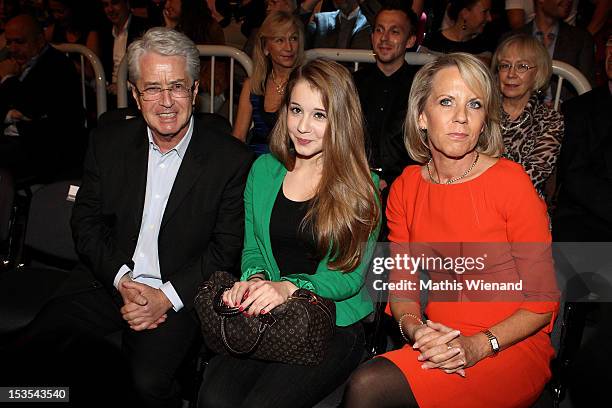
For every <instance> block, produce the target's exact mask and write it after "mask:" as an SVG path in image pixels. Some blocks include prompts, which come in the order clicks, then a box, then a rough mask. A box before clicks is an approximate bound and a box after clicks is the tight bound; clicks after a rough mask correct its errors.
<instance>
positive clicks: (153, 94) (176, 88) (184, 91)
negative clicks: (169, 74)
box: [134, 83, 195, 101]
mask: <svg viewBox="0 0 612 408" xmlns="http://www.w3.org/2000/svg"><path fill="white" fill-rule="evenodd" d="M134 88H136V93H137V94H138V95H139V96H140V97H141V98H142V100H143V101H156V100H158V99H159V98H161V96H162V94H163V93H164V91H168V92H170V96H172V97H173V98H189V97H190V96H191V93H192V92H193V90H194V89H195V83H194V84H193V85H191V86H190V87H189V88H188V87H186V86H185V85H184V84H181V83H176V84H172V85H171V86H169V87H168V88H162V87H161V86H150V87H148V88H145V89H143V90H142V91H140V90H139V89H138V87H136V85H134Z"/></svg>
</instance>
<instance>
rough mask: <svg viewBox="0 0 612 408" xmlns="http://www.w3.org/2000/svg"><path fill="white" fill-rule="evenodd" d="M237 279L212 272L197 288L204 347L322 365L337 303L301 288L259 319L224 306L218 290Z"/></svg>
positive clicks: (248, 355) (221, 351) (244, 355)
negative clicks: (208, 278)
mask: <svg viewBox="0 0 612 408" xmlns="http://www.w3.org/2000/svg"><path fill="white" fill-rule="evenodd" d="M235 281H236V278H234V277H233V276H232V275H230V274H229V273H227V272H215V273H213V275H212V277H211V278H210V280H208V281H206V282H204V283H203V284H202V285H201V286H200V288H199V289H198V293H197V295H196V299H195V308H196V311H197V313H198V316H199V317H200V321H201V323H202V335H203V336H204V341H205V342H206V345H207V346H208V348H209V349H210V350H212V351H214V352H216V353H220V354H231V355H234V356H237V357H248V358H254V359H260V360H267V361H277V362H282V363H289V364H301V365H315V364H319V363H321V361H323V357H324V356H325V352H326V350H327V347H328V346H329V342H330V341H331V339H332V337H333V335H334V330H335V327H336V305H335V303H334V302H333V301H332V300H329V299H325V298H322V297H320V296H318V295H316V294H315V293H312V292H311V291H309V290H306V289H298V290H297V291H295V293H293V295H291V297H289V299H287V301H286V302H285V303H283V304H282V305H279V306H277V307H275V308H274V309H272V310H271V311H270V312H268V313H266V314H264V315H260V316H258V317H246V316H244V315H243V314H242V312H241V311H239V310H238V308H237V307H233V308H232V307H228V306H226V305H225V304H224V303H223V292H224V291H225V290H227V289H229V288H231V287H232V286H233V285H234V282H235Z"/></svg>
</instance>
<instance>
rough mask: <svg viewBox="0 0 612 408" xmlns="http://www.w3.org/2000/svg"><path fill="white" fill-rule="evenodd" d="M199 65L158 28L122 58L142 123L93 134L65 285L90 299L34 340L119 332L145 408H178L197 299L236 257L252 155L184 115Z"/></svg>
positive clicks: (57, 315) (190, 50) (179, 39)
mask: <svg viewBox="0 0 612 408" xmlns="http://www.w3.org/2000/svg"><path fill="white" fill-rule="evenodd" d="M199 61H200V60H199V54H198V51H197V49H196V47H195V44H194V43H193V42H192V41H191V40H189V39H188V38H187V37H186V36H184V35H183V34H180V33H178V32H176V31H173V30H170V29H167V28H153V29H151V30H149V31H147V32H146V33H145V34H144V36H143V37H142V38H141V39H139V40H136V41H135V42H133V43H132V44H131V45H130V47H129V48H128V66H129V77H130V82H131V83H132V85H133V96H134V98H135V99H136V103H137V105H138V108H139V109H140V110H141V112H142V116H143V118H142V119H132V120H126V121H121V122H119V123H114V124H111V125H109V126H106V127H104V128H100V129H98V130H97V131H95V132H94V134H93V135H92V139H91V141H90V145H89V151H88V153H87V156H86V158H85V169H84V176H83V181H82V184H81V188H80V190H79V192H78V194H77V197H76V202H75V205H74V209H73V214H72V228H73V235H74V238H75V244H76V249H77V252H78V253H79V255H80V257H81V259H82V264H81V265H79V266H78V267H77V270H76V271H75V272H76V273H75V274H74V275H76V277H77V278H79V279H80V281H82V282H83V283H85V284H86V286H84V288H85V287H89V288H90V289H89V290H85V291H81V292H79V293H77V294H72V295H69V296H67V297H64V298H61V299H59V300H58V301H55V302H54V303H53V304H50V305H48V307H47V308H46V310H44V311H43V313H42V316H41V317H40V319H39V320H38V323H37V327H35V329H38V331H36V330H34V333H39V334H40V333H41V332H42V331H44V332H45V333H46V334H47V335H48V334H49V332H50V331H53V332H55V334H57V336H58V337H60V338H61V336H63V335H65V334H66V333H69V332H74V331H75V330H79V331H81V332H84V333H85V334H86V335H89V336H91V337H94V336H95V337H101V336H105V335H107V334H108V333H110V332H114V331H115V332H116V331H119V330H121V331H122V332H123V341H122V349H123V352H124V355H125V356H126V357H127V362H128V363H129V366H130V369H131V379H132V383H133V385H134V389H135V391H136V393H135V394H136V396H137V398H138V405H137V406H142V407H171V406H172V407H176V406H179V405H180V400H179V396H178V387H177V384H176V381H175V379H176V373H177V370H178V368H179V366H180V365H181V363H182V361H183V360H184V359H185V357H186V354H187V353H188V350H189V349H190V346H191V345H192V343H193V342H194V340H195V339H196V336H197V332H198V328H199V324H198V320H197V317H196V316H195V314H194V311H193V299H194V297H195V294H196V290H197V288H198V286H199V285H200V283H202V282H203V281H204V280H205V279H206V278H207V277H208V276H209V275H210V273H211V272H212V271H215V270H232V268H233V267H235V266H236V264H237V263H238V261H239V256H240V251H241V248H242V239H243V230H244V208H243V207H244V206H243V199H242V195H243V190H244V186H245V183H246V178H247V173H248V170H249V167H250V164H251V162H252V155H251V153H250V152H249V151H248V149H247V148H246V147H245V146H244V145H243V144H242V143H240V142H239V141H237V140H236V139H235V138H233V137H232V136H231V135H229V134H225V133H223V132H220V131H217V130H215V129H214V124H213V123H212V122H211V121H210V120H208V119H205V118H203V117H199V116H194V115H193V104H194V101H195V96H196V93H197V88H198V81H197V78H198V73H199V68H200V67H199V63H200V62H199ZM91 282H97V283H94V284H93V285H92V284H91ZM87 283H89V285H88V286H87ZM74 286H75V283H73V287H74ZM44 322H47V324H44ZM41 325H42V328H41ZM49 327H52V329H49ZM91 370H92V371H93V370H99V367H91ZM78 391H79V390H76V391H75V392H71V395H72V394H75V395H78V394H77V392H78ZM104 392H105V393H109V392H110V393H112V392H113V389H105V390H104Z"/></svg>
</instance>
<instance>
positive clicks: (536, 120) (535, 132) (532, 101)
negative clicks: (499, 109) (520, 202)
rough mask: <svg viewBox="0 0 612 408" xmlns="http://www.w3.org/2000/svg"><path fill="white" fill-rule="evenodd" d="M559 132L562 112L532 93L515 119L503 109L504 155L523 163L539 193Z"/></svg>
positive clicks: (556, 154) (552, 164) (554, 160)
mask: <svg viewBox="0 0 612 408" xmlns="http://www.w3.org/2000/svg"><path fill="white" fill-rule="evenodd" d="M563 132H564V124H563V115H561V113H559V112H557V111H554V110H552V109H549V108H547V107H546V106H544V105H543V104H542V103H541V102H540V101H539V100H538V95H537V94H536V93H534V94H533V95H531V97H530V98H529V101H528V102H527V105H526V106H525V109H524V110H523V113H521V114H520V115H519V117H518V118H516V120H510V116H509V115H508V114H507V113H506V112H504V113H503V118H502V136H503V139H504V157H506V158H508V159H510V160H513V161H515V162H517V163H520V164H521V165H522V166H523V168H524V169H525V171H526V172H527V174H529V177H530V178H531V182H532V183H533V186H534V187H535V188H536V190H537V191H538V193H540V194H541V195H542V196H544V185H545V183H546V180H548V178H549V177H550V175H551V174H552V172H553V171H554V170H555V168H556V165H557V159H558V158H559V151H560V150H561V140H562V139H563Z"/></svg>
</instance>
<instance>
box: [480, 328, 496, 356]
mask: <svg viewBox="0 0 612 408" xmlns="http://www.w3.org/2000/svg"><path fill="white" fill-rule="evenodd" d="M483 333H484V334H485V336H487V339H489V344H490V345H491V351H493V355H496V354H497V353H499V341H498V340H497V337H495V336H494V335H493V333H491V332H490V331H489V330H483Z"/></svg>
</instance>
